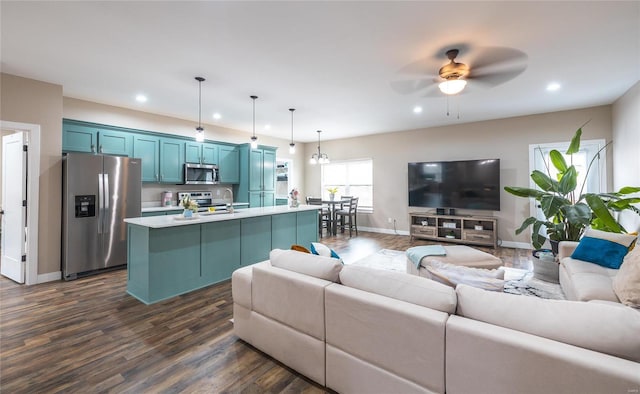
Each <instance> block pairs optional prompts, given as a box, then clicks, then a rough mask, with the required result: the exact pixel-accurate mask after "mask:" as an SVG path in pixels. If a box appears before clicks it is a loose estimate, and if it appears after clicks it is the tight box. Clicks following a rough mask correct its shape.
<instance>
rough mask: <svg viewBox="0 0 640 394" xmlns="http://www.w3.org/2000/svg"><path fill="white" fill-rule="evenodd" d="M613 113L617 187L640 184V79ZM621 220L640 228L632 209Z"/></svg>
mask: <svg viewBox="0 0 640 394" xmlns="http://www.w3.org/2000/svg"><path fill="white" fill-rule="evenodd" d="M612 117H613V121H612V126H613V152H614V157H613V186H614V189H615V190H619V189H620V188H621V187H623V186H640V82H638V83H636V84H635V85H634V86H632V87H631V89H629V90H628V91H627V92H626V93H625V94H624V95H623V96H622V97H620V98H619V99H618V100H617V101H616V102H615V103H613V108H612ZM638 196H640V193H639V194H638ZM639 206H640V204H639ZM620 223H621V224H622V225H623V226H624V227H625V229H626V230H628V231H633V230H638V229H640V218H639V217H638V216H637V215H635V214H632V213H629V212H625V213H624V214H623V215H621V217H620Z"/></svg>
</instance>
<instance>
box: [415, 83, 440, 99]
mask: <svg viewBox="0 0 640 394" xmlns="http://www.w3.org/2000/svg"><path fill="white" fill-rule="evenodd" d="M421 96H422V97H442V96H445V94H444V93H442V92H441V91H440V89H439V88H438V84H433V85H431V86H429V87H428V88H427V89H426V90H425V91H424V93H423V94H422V95H421Z"/></svg>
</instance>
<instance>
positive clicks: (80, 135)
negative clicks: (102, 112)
mask: <svg viewBox="0 0 640 394" xmlns="http://www.w3.org/2000/svg"><path fill="white" fill-rule="evenodd" d="M62 150H63V151H64V152H85V153H104V154H107V155H118V156H131V155H133V134H131V133H129V132H125V131H118V130H113V129H111V128H109V127H104V126H97V125H95V126H94V125H91V124H82V123H80V122H75V121H71V120H67V119H65V120H63V122H62Z"/></svg>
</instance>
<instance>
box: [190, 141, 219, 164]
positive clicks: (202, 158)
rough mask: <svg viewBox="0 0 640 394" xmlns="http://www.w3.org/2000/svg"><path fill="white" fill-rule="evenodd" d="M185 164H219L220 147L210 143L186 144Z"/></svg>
mask: <svg viewBox="0 0 640 394" xmlns="http://www.w3.org/2000/svg"><path fill="white" fill-rule="evenodd" d="M185 162H186V163H199V164H218V145H216V144H212V143H208V142H204V143H201V142H186V143H185Z"/></svg>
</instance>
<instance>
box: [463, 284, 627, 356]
mask: <svg viewBox="0 0 640 394" xmlns="http://www.w3.org/2000/svg"><path fill="white" fill-rule="evenodd" d="M456 293H457V294H458V310H457V314H459V315H461V316H464V317H468V318H471V319H475V320H479V321H483V322H485V323H490V324H494V325H497V326H501V327H505V328H510V329H513V330H517V331H522V332H526V333H529V334H532V335H537V336H541V337H544V338H548V339H552V340H556V341H560V342H564V343H568V344H571V345H574V346H579V347H583V348H586V349H591V350H594V351H597V352H602V353H607V354H610V355H613V356H617V357H622V358H625V359H628V360H632V361H636V362H640V335H638V333H639V332H640V312H638V311H636V310H634V309H633V308H629V307H626V306H624V305H621V304H617V305H609V304H603V303H597V302H576V301H564V300H545V299H540V298H535V297H523V296H519V295H512V294H504V293H495V292H490V291H485V290H481V289H476V288H473V287H471V286H467V285H458V287H457V288H456Z"/></svg>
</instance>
